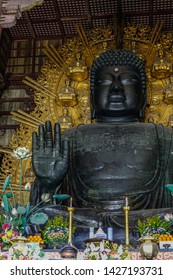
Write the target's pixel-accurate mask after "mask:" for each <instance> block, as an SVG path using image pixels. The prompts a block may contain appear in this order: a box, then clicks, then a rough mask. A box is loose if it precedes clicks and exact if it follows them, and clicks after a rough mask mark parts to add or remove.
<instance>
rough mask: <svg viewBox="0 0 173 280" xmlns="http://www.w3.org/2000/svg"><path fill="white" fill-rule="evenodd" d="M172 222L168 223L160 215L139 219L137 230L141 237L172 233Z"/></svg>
mask: <svg viewBox="0 0 173 280" xmlns="http://www.w3.org/2000/svg"><path fill="white" fill-rule="evenodd" d="M171 225H172V222H171V221H166V220H164V219H161V218H160V217H159V216H158V215H154V216H151V217H147V218H146V219H143V220H142V219H138V222H137V230H138V231H139V233H140V235H141V236H144V235H145V234H150V235H153V234H162V233H170V231H171Z"/></svg>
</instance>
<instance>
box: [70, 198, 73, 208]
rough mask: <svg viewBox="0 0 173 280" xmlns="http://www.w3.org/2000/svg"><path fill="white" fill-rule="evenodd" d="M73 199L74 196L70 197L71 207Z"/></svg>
mask: <svg viewBox="0 0 173 280" xmlns="http://www.w3.org/2000/svg"><path fill="white" fill-rule="evenodd" d="M72 201H73V198H72V197H70V207H72Z"/></svg>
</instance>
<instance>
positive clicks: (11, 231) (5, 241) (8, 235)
mask: <svg viewBox="0 0 173 280" xmlns="http://www.w3.org/2000/svg"><path fill="white" fill-rule="evenodd" d="M1 229H2V231H1V233H0V241H1V246H2V247H6V248H8V247H10V246H11V245H12V244H13V242H12V240H13V238H15V237H17V236H19V232H18V229H15V228H13V227H12V226H11V224H8V223H5V224H3V225H2V227H1Z"/></svg>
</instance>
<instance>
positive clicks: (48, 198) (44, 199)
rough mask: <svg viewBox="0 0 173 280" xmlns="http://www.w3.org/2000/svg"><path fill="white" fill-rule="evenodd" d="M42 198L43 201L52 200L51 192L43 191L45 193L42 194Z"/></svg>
mask: <svg viewBox="0 0 173 280" xmlns="http://www.w3.org/2000/svg"><path fill="white" fill-rule="evenodd" d="M41 200H42V201H43V202H48V201H49V200H50V194H49V193H43V194H42V195H41Z"/></svg>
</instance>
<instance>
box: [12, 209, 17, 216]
mask: <svg viewBox="0 0 173 280" xmlns="http://www.w3.org/2000/svg"><path fill="white" fill-rule="evenodd" d="M11 213H12V214H13V215H14V216H17V215H18V212H17V210H16V208H13V209H12V210H11Z"/></svg>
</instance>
